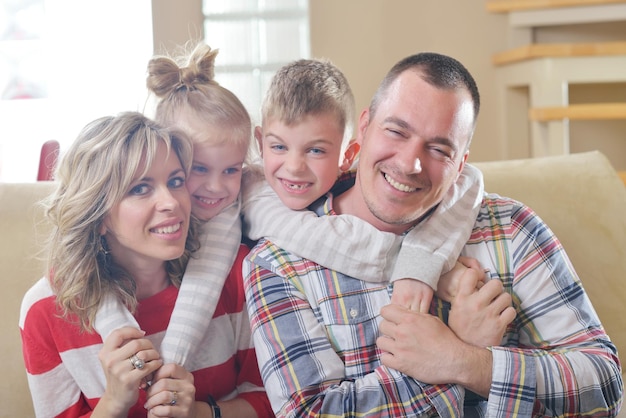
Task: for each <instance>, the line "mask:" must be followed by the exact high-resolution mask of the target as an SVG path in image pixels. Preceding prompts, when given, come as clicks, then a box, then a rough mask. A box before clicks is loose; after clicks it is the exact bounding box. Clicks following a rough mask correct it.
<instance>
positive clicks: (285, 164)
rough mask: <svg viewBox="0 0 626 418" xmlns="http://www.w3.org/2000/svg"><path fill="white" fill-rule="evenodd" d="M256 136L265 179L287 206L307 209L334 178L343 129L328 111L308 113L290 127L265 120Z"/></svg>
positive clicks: (330, 185)
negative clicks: (261, 156)
mask: <svg viewBox="0 0 626 418" xmlns="http://www.w3.org/2000/svg"><path fill="white" fill-rule="evenodd" d="M255 137H256V139H257V141H259V148H260V149H261V152H262V155H263V171H264V172H265V178H266V180H267V182H268V183H269V185H270V186H271V187H272V189H274V191H275V192H276V194H277V195H278V197H279V198H280V200H281V201H282V202H283V204H285V205H286V206H287V207H288V208H290V209H294V210H300V209H304V208H306V207H307V206H308V205H310V204H311V203H313V202H314V201H315V200H316V199H317V198H319V197H320V196H322V195H324V194H325V193H326V192H328V191H329V190H330V188H331V187H332V186H333V184H334V183H335V181H336V180H337V176H338V175H339V167H338V165H339V155H340V153H341V143H342V140H343V129H341V128H340V126H339V124H338V123H337V120H336V117H335V116H334V115H332V114H331V113H322V114H316V115H307V116H306V117H305V118H304V119H302V120H301V121H299V122H297V123H295V124H293V125H291V126H287V125H285V124H284V123H283V122H281V121H278V120H270V121H265V123H264V124H263V129H262V132H261V129H260V128H257V129H256V131H255Z"/></svg>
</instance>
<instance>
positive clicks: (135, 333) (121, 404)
mask: <svg viewBox="0 0 626 418" xmlns="http://www.w3.org/2000/svg"><path fill="white" fill-rule="evenodd" d="M144 335H145V332H144V331H141V330H138V329H136V328H133V327H124V328H120V329H117V330H115V331H113V332H112V333H111V335H109V337H108V338H107V339H106V340H105V341H104V345H103V347H102V349H101V350H100V352H99V353H98V358H99V359H100V364H101V365H102V369H103V370H104V375H105V377H106V389H105V392H104V395H102V397H101V398H100V401H99V402H98V407H97V409H98V410H103V411H107V412H108V413H110V414H112V415H113V416H117V415H120V414H121V415H124V416H125V415H126V413H127V412H128V410H129V409H130V408H131V407H132V406H133V405H134V404H135V403H136V402H137V399H138V398H139V390H140V389H141V388H144V387H146V386H147V385H146V382H147V381H148V380H149V379H150V376H151V375H152V374H153V373H154V372H156V371H157V370H158V369H159V368H160V367H161V366H162V365H163V361H162V360H161V356H160V355H159V353H158V352H157V351H156V350H155V348H154V346H153V345H152V342H151V341H150V340H148V339H147V338H143V337H144ZM133 355H135V356H137V358H138V359H139V360H140V363H141V362H143V367H141V368H137V367H135V365H134V364H133V362H132V361H131V360H130V358H131V357H132V356H133Z"/></svg>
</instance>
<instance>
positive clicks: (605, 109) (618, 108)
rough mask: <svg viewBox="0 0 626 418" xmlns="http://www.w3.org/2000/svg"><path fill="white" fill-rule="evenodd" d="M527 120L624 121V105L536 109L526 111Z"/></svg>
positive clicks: (625, 105) (625, 112) (625, 104)
mask: <svg viewBox="0 0 626 418" xmlns="http://www.w3.org/2000/svg"><path fill="white" fill-rule="evenodd" d="M528 118H529V119H530V120H532V121H536V122H548V121H551V120H560V119H569V120H609V119H626V103H591V104H573V105H569V106H558V107H536V108H531V109H529V110H528Z"/></svg>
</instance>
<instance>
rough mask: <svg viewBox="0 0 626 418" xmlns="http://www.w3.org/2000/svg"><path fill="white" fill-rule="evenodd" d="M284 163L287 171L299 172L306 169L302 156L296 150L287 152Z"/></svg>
mask: <svg viewBox="0 0 626 418" xmlns="http://www.w3.org/2000/svg"><path fill="white" fill-rule="evenodd" d="M284 165H285V168H286V169H287V171H288V172H289V173H301V172H303V171H304V170H305V169H306V163H305V160H304V157H303V156H302V155H300V154H299V153H296V152H290V153H288V155H287V157H286V158H285V163H284Z"/></svg>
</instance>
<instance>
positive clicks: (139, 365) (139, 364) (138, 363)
mask: <svg viewBox="0 0 626 418" xmlns="http://www.w3.org/2000/svg"><path fill="white" fill-rule="evenodd" d="M128 360H130V364H132V365H133V367H134V368H135V369H139V370H141V369H143V368H144V367H145V365H146V362H145V361H143V360H142V359H140V358H139V357H137V354H136V353H135V354H133V355H132V356H130V357H129V358H128Z"/></svg>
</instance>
